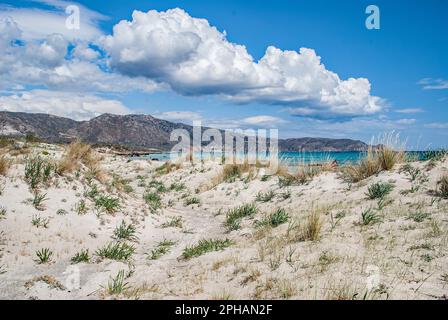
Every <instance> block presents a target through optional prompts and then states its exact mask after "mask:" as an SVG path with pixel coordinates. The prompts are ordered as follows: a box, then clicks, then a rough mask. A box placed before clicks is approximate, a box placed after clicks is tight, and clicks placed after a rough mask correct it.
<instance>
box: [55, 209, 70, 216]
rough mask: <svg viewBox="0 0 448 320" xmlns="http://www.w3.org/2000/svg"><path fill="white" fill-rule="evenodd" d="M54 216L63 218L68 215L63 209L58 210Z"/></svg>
mask: <svg viewBox="0 0 448 320" xmlns="http://www.w3.org/2000/svg"><path fill="white" fill-rule="evenodd" d="M56 214H57V215H58V216H65V215H66V214H68V212H67V210H64V209H58V211H56Z"/></svg>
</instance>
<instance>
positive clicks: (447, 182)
mask: <svg viewBox="0 0 448 320" xmlns="http://www.w3.org/2000/svg"><path fill="white" fill-rule="evenodd" d="M436 193H437V195H438V196H440V197H442V198H444V199H448V175H444V176H442V177H441V178H440V179H439V181H438V182H437V191H436Z"/></svg>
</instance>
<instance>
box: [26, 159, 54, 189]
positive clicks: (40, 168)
mask: <svg viewBox="0 0 448 320" xmlns="http://www.w3.org/2000/svg"><path fill="white" fill-rule="evenodd" d="M53 171H54V166H53V165H52V164H51V163H49V162H48V161H46V160H44V159H42V158H41V157H34V158H27V159H26V162H25V181H26V182H27V183H28V185H29V186H30V188H31V189H33V190H34V189H37V187H38V186H39V184H41V183H47V182H48V180H49V179H50V176H51V174H52V172H53Z"/></svg>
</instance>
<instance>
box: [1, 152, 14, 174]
mask: <svg viewBox="0 0 448 320" xmlns="http://www.w3.org/2000/svg"><path fill="white" fill-rule="evenodd" d="M10 167H11V161H10V160H9V159H8V158H6V156H5V155H4V154H2V153H1V151H0V176H6V174H7V173H8V170H9V168H10Z"/></svg>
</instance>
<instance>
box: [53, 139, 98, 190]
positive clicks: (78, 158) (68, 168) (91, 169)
mask: <svg viewBox="0 0 448 320" xmlns="http://www.w3.org/2000/svg"><path fill="white" fill-rule="evenodd" d="M100 160H101V159H100V156H99V155H97V154H96V153H95V151H94V150H93V149H92V147H91V146H90V145H88V144H85V143H83V142H81V141H80V140H77V141H74V142H72V143H71V144H70V145H68V146H67V147H66V150H65V153H64V156H63V157H62V159H61V160H60V161H59V163H58V164H57V169H56V171H57V172H58V174H60V175H64V174H66V173H72V172H74V171H77V170H80V169H81V166H82V165H84V166H85V167H86V169H87V173H88V174H89V175H90V176H91V177H94V178H96V179H97V180H98V181H101V182H104V181H105V173H104V172H103V170H102V168H101V166H100Z"/></svg>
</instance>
